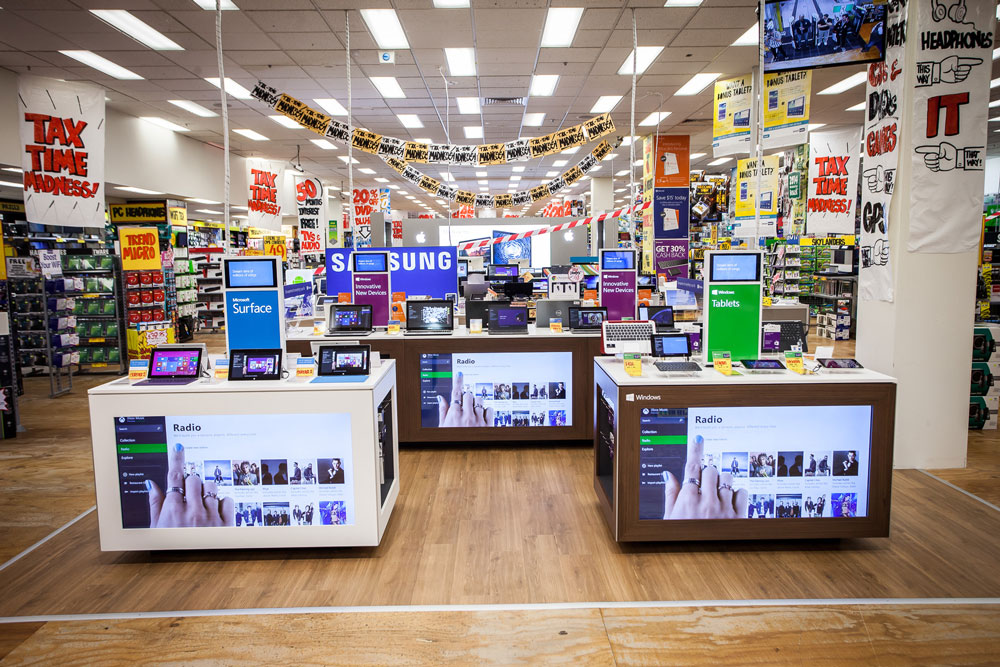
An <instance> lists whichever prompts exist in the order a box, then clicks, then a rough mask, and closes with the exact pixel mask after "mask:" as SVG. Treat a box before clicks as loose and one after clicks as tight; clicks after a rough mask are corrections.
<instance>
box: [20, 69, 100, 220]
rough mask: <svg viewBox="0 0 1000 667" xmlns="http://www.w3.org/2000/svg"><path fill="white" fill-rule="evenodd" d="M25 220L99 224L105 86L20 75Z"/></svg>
mask: <svg viewBox="0 0 1000 667" xmlns="http://www.w3.org/2000/svg"><path fill="white" fill-rule="evenodd" d="M17 93H18V100H17V104H18V129H19V137H20V141H21V143H20V145H21V169H22V170H23V171H24V173H23V184H24V207H25V217H26V218H27V219H28V222H34V223H39V224H48V225H62V226H67V227H104V224H105V220H104V129H105V127H104V89H103V88H97V87H96V86H90V85H86V84H79V83H69V82H65V81H57V80H55V79H46V78H42V77H36V76H19V77H18V79H17Z"/></svg>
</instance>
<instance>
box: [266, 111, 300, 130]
mask: <svg viewBox="0 0 1000 667" xmlns="http://www.w3.org/2000/svg"><path fill="white" fill-rule="evenodd" d="M268 118H270V119H271V120H273V121H274V122H275V123H277V124H278V125H281V126H282V127H287V128H289V129H292V130H299V129H305V128H304V127H302V126H301V125H299V124H298V123H297V122H295V121H294V120H292V119H291V118H289V117H288V116H281V115H277V114H276V115H273V116H268Z"/></svg>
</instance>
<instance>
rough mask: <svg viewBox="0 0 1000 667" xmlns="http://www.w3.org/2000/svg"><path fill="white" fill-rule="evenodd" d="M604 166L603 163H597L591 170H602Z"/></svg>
mask: <svg viewBox="0 0 1000 667" xmlns="http://www.w3.org/2000/svg"><path fill="white" fill-rule="evenodd" d="M603 168H604V165H603V164H598V165H595V166H593V167H591V168H590V170H591V171H600V170H601V169H603Z"/></svg>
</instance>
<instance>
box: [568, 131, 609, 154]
mask: <svg viewBox="0 0 1000 667" xmlns="http://www.w3.org/2000/svg"><path fill="white" fill-rule="evenodd" d="M555 138H556V143H557V144H558V145H559V150H561V151H564V150H566V149H567V148H574V147H576V146H580V145H582V144H584V143H585V142H586V141H587V138H586V137H584V136H583V126H582V125H577V126H575V127H568V128H566V129H565V130H559V131H558V132H556V133H555ZM605 143H607V142H605Z"/></svg>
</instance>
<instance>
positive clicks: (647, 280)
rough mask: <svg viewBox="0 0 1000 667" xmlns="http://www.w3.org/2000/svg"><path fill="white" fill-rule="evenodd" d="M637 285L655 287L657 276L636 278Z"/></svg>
mask: <svg viewBox="0 0 1000 667" xmlns="http://www.w3.org/2000/svg"><path fill="white" fill-rule="evenodd" d="M635 284H636V286H638V287H654V286H655V285H656V276H639V277H638V278H636V283H635Z"/></svg>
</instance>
